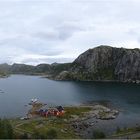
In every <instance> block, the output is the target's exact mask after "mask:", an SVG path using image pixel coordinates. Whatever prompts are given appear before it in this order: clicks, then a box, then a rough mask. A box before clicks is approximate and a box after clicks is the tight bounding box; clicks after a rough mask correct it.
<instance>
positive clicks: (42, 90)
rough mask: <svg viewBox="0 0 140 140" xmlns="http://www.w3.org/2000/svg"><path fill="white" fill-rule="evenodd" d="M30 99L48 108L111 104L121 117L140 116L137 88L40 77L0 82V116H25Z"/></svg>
mask: <svg viewBox="0 0 140 140" xmlns="http://www.w3.org/2000/svg"><path fill="white" fill-rule="evenodd" d="M32 98H37V99H39V100H40V101H42V102H44V103H47V104H49V105H79V104H82V103H85V102H88V101H102V100H103V101H110V102H111V103H113V104H114V105H115V106H116V107H117V108H119V109H120V110H122V112H123V113H122V114H123V115H122V116H123V117H126V118H128V119H130V118H131V120H132V119H134V120H136V119H138V118H139V116H140V85H135V84H122V83H103V82H73V81H53V80H49V79H46V78H41V77H39V76H25V75H11V76H10V77H8V78H4V79H0V117H19V116H23V115H25V113H26V112H27V110H28V106H26V105H28V103H29V102H30V100H31V99H32ZM123 117H122V118H123Z"/></svg>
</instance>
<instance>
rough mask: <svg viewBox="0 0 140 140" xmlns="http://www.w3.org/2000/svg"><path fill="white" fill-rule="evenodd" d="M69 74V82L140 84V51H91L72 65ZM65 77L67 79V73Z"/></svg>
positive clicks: (109, 49)
mask: <svg viewBox="0 0 140 140" xmlns="http://www.w3.org/2000/svg"><path fill="white" fill-rule="evenodd" d="M67 74H68V75H69V76H68V77H69V80H71V79H72V80H100V81H107V80H113V81H114V80H116V81H122V82H136V83H139V82H140V49H124V48H113V47H110V46H99V47H96V48H93V49H89V50H87V51H86V52H84V53H83V54H81V55H80V56H79V57H78V58H77V59H76V60H75V61H74V62H73V63H72V67H71V69H70V70H69V72H67ZM61 77H63V76H62V73H61ZM64 77H67V76H66V73H65V76H64ZM62 79H63V78H62Z"/></svg>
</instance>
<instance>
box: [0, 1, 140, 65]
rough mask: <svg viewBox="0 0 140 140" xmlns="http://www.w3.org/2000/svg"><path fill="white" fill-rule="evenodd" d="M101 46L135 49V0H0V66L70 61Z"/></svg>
mask: <svg viewBox="0 0 140 140" xmlns="http://www.w3.org/2000/svg"><path fill="white" fill-rule="evenodd" d="M102 44H105V45H112V46H115V47H128V48H140V0H0V63H5V62H6V63H9V64H11V63H14V62H16V63H26V64H34V65H36V64H38V63H53V62H71V61H73V60H74V59H75V58H76V57H77V56H78V55H79V54H80V53H82V52H84V51H85V50H87V49H89V48H93V47H95V46H98V45H102Z"/></svg>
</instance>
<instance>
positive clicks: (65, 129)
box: [11, 107, 91, 139]
mask: <svg viewBox="0 0 140 140" xmlns="http://www.w3.org/2000/svg"><path fill="white" fill-rule="evenodd" d="M90 110H91V108H89V107H65V111H66V112H65V115H64V116H62V117H55V116H54V117H48V118H44V117H37V118H33V119H30V120H20V119H14V120H11V124H12V126H13V129H14V132H15V134H16V138H26V139H27V138H33V139H40V138H42V139H64V138H65V139H69V138H73V139H76V138H80V137H79V136H77V135H76V134H75V132H74V128H73V127H71V124H70V119H71V115H77V116H79V117H82V115H83V113H84V112H88V111H90Z"/></svg>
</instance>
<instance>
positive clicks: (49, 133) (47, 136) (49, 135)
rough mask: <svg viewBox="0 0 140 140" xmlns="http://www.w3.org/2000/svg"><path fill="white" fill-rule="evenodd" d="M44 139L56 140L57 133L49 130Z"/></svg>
mask: <svg viewBox="0 0 140 140" xmlns="http://www.w3.org/2000/svg"><path fill="white" fill-rule="evenodd" d="M46 138H47V139H56V138H57V132H56V130H55V129H50V130H48V131H47V133H46Z"/></svg>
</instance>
